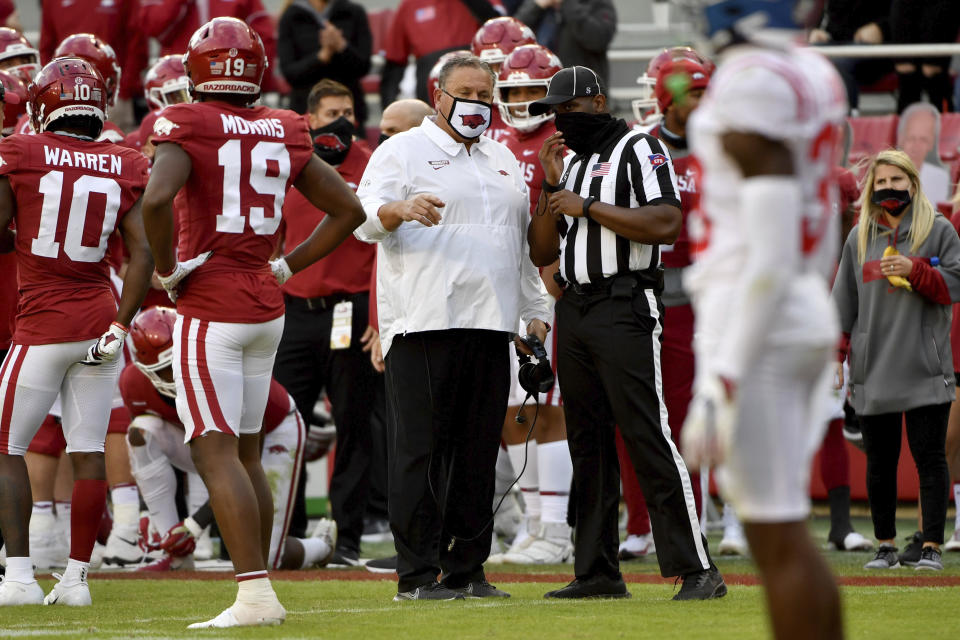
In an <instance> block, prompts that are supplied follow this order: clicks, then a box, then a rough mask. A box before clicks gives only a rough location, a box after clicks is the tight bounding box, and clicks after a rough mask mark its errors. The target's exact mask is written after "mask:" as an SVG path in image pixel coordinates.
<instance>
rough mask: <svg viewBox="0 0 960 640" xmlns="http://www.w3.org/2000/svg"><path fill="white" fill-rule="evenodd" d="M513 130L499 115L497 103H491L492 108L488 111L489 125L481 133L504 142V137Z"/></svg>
mask: <svg viewBox="0 0 960 640" xmlns="http://www.w3.org/2000/svg"><path fill="white" fill-rule="evenodd" d="M513 132H514V131H513V129H512V128H511V127H508V126H507V123H506V122H504V121H503V118H502V117H501V116H500V109H498V108H497V105H493V110H492V111H491V112H490V126H489V127H487V130H486V131H484V132H483V135H485V136H487V137H488V138H492V139H494V140H496V141H497V142H504V139H505V138H506V137H507V136H508V135H510V134H511V133H513Z"/></svg>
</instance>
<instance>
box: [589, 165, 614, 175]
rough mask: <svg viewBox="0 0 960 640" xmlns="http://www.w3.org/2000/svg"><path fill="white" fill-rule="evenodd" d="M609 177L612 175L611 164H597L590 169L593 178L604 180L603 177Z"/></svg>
mask: <svg viewBox="0 0 960 640" xmlns="http://www.w3.org/2000/svg"><path fill="white" fill-rule="evenodd" d="M608 175H610V163H609V162H597V163H596V164H594V165H593V166H592V167H590V177H591V178H602V177H603V176H608Z"/></svg>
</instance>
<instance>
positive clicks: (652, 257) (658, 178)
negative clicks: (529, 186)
mask: <svg viewBox="0 0 960 640" xmlns="http://www.w3.org/2000/svg"><path fill="white" fill-rule="evenodd" d="M564 176H566V180H565V181H564V182H563V185H562V186H563V188H565V189H569V190H571V191H573V192H574V193H576V194H578V195H580V196H582V197H584V198H586V197H587V196H593V197H594V198H596V199H597V201H599V202H603V203H606V204H612V205H614V206H618V207H627V208H631V209H633V208H636V207H642V206H646V205H654V204H673V205H676V206H677V207H678V208H679V207H680V196H679V193H680V192H679V190H678V188H677V176H676V173H674V170H673V161H672V160H671V159H670V154H669V152H668V151H667V150H666V148H665V147H664V146H663V144H661V143H660V141H659V140H657V139H656V138H654V137H653V136H651V135H648V134H646V133H640V132H637V131H634V130H631V131H628V132H627V133H625V134H624V135H623V136H622V137H621V138H620V139H619V140H617V142H616V143H614V144H610V145H608V146H607V148H606V149H605V150H603V151H602V152H601V153H594V154H592V155H590V156H586V155H577V156H568V157H567V158H566V159H565V160H564ZM558 224H559V227H560V235H561V239H560V275H562V276H563V278H564V279H565V280H566V281H567V282H571V283H576V284H587V283H590V282H597V281H598V280H601V279H603V278H606V277H609V276H614V275H618V274H626V273H629V272H631V271H647V270H653V269H655V268H656V267H657V266H658V265H659V264H660V248H659V246H658V245H649V244H641V243H639V242H631V241H630V240H628V239H627V238H624V237H623V236H621V235H618V234H617V233H615V232H613V231H611V230H610V229H608V228H606V227H604V226H602V225H600V224H599V223H598V222H596V221H594V220H588V219H586V218H572V217H570V216H564V217H563V218H562V219H561V220H560V222H559V223H558Z"/></svg>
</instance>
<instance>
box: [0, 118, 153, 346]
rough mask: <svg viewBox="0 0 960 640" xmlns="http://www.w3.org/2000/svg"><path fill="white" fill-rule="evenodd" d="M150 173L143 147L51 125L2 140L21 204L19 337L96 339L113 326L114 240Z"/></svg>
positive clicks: (2, 167) (24, 340)
mask: <svg viewBox="0 0 960 640" xmlns="http://www.w3.org/2000/svg"><path fill="white" fill-rule="evenodd" d="M147 172H148V166H147V160H146V158H144V157H143V156H142V155H141V154H139V153H137V152H135V151H131V150H130V149H125V148H123V147H119V146H117V145H115V144H111V143H108V142H92V141H83V140H78V139H76V138H73V137H70V136H65V135H60V134H56V133H49V132H48V133H41V134H39V135H35V136H10V137H9V138H6V139H4V140H3V141H2V142H0V175H4V176H6V177H7V178H8V179H9V180H10V186H11V188H12V190H13V195H14V198H15V199H16V203H17V207H16V211H15V213H14V222H15V224H16V226H17V241H16V251H17V265H18V271H19V274H18V280H19V288H20V304H19V306H18V309H17V321H16V329H15V331H14V336H13V339H14V341H15V342H16V343H17V344H24V345H31V344H51V343H58V342H76V341H79V340H89V339H93V338H97V337H99V336H100V334H102V333H103V332H104V331H105V330H106V329H107V327H108V326H110V322H111V321H112V320H113V319H114V317H115V315H116V313H117V305H116V300H115V298H114V296H113V292H112V291H111V289H110V270H109V266H108V264H107V261H106V260H105V259H104V258H105V255H106V251H107V242H108V239H109V237H110V234H112V233H113V232H114V230H116V228H117V225H118V223H119V221H120V220H121V218H123V216H125V215H126V214H127V211H129V210H130V208H131V207H132V206H133V205H134V204H135V203H136V201H137V200H138V199H139V198H140V195H141V193H143V189H144V187H145V186H146V184H147Z"/></svg>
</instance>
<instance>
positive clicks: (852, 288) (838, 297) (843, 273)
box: [830, 227, 860, 335]
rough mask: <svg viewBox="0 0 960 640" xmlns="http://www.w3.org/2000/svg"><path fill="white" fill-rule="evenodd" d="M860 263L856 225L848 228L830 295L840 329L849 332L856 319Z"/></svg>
mask: <svg viewBox="0 0 960 640" xmlns="http://www.w3.org/2000/svg"><path fill="white" fill-rule="evenodd" d="M859 266H860V263H859V260H858V259H857V227H854V228H853V229H851V230H850V235H848V236H847V240H846V242H844V244H843V252H842V253H841V255H840V268H839V269H838V270H837V277H836V278H835V279H834V281H833V291H832V292H831V294H830V295H831V297H832V298H833V303H834V304H835V305H836V307H837V312H838V313H839V315H840V331H842V332H843V333H845V334H848V335H849V334H850V333H851V332H852V331H853V325H854V323H856V321H857V309H858V307H859V304H860V301H859V297H860V291H859V289H858V288H857V273H856V270H857V269H858V268H859Z"/></svg>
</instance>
